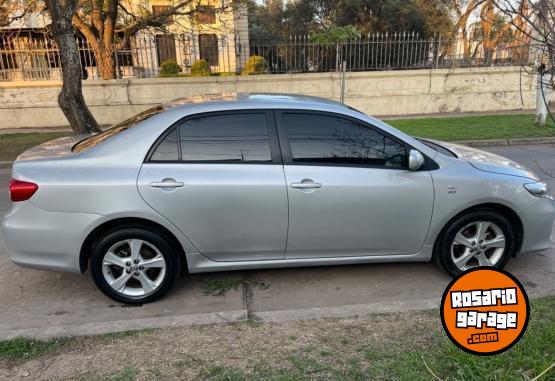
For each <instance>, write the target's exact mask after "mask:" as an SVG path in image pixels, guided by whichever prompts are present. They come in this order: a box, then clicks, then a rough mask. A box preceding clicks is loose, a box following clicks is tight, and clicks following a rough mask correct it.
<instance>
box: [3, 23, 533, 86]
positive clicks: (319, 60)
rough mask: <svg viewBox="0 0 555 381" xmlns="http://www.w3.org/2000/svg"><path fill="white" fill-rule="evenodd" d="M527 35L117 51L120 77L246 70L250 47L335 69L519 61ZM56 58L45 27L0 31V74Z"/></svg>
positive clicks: (175, 39) (304, 65)
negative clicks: (169, 69) (173, 67)
mask: <svg viewBox="0 0 555 381" xmlns="http://www.w3.org/2000/svg"><path fill="white" fill-rule="evenodd" d="M77 43H78V48H79V54H80V59H81V64H82V67H83V78H84V79H88V78H91V79H94V78H100V77H101V73H99V70H98V68H97V65H96V57H95V55H94V53H93V50H92V49H91V47H90V46H89V44H88V43H87V42H86V41H85V40H83V39H82V38H78V39H77ZM529 51H530V47H529V45H528V44H526V43H515V42H512V43H507V44H502V45H498V46H497V47H495V48H494V49H490V50H484V48H483V44H482V42H481V41H479V40H471V41H467V40H464V39H463V38H461V37H460V36H459V37H457V38H452V39H445V38H442V37H441V36H436V37H433V38H422V37H421V36H419V35H418V34H416V33H393V34H387V33H384V34H381V33H377V34H371V35H368V36H364V37H362V38H358V39H354V40H350V41H346V42H341V43H319V42H316V41H313V40H311V39H310V38H309V37H308V36H296V37H291V38H290V39H289V40H288V41H284V42H280V43H274V44H262V43H257V42H254V41H250V42H242V41H238V40H235V39H234V38H226V37H218V36H217V35H215V34H200V35H196V36H194V37H192V36H191V35H167V34H166V35H154V34H152V35H143V36H141V37H135V38H132V39H131V40H130V43H129V44H128V46H127V47H125V48H117V49H115V53H114V57H113V58H114V61H115V65H116V70H115V73H116V76H117V77H118V78H150V77H157V76H160V75H161V72H160V65H161V63H162V62H164V61H166V60H168V59H169V60H174V61H175V62H177V64H178V65H180V67H181V70H182V71H181V73H180V74H179V75H183V76H187V75H191V65H193V64H194V63H195V62H196V61H198V60H200V59H203V60H205V61H206V62H207V63H208V64H209V65H210V68H211V72H212V73H213V74H219V75H224V74H225V75H229V74H231V75H233V74H240V73H242V72H243V70H244V68H245V66H246V63H247V60H248V59H249V57H251V56H253V55H258V56H262V57H264V59H265V61H266V63H267V65H266V72H268V73H272V74H274V73H275V74H277V73H307V72H331V71H339V70H340V69H341V65H342V63H343V62H345V64H346V70H347V71H371V70H407V69H430V68H455V67H483V66H511V65H515V66H520V65H525V64H527V63H528V60H529V56H530V54H529ZM60 77H61V62H60V56H59V51H58V49H57V47H56V44H55V42H54V41H52V40H51V39H50V38H49V37H48V36H47V35H46V34H45V33H37V32H20V33H17V34H15V35H11V34H6V33H4V34H0V80H2V81H13V80H45V79H60Z"/></svg>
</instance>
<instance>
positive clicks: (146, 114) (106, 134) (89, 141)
mask: <svg viewBox="0 0 555 381" xmlns="http://www.w3.org/2000/svg"><path fill="white" fill-rule="evenodd" d="M164 110H165V109H164V107H162V106H160V105H159V106H155V107H152V108H149V109H148V110H146V111H143V112H141V113H139V114H137V115H135V116H132V117H131V118H129V119H127V120H124V121H123V122H121V123H118V124H116V125H115V126H112V127H110V128H108V129H106V130H104V131H102V132H99V133H98V134H95V135H92V136H89V137H88V138H85V139H83V140H81V141H80V142H79V143H77V144H75V145H74V146H73V148H72V149H71V150H72V151H73V152H82V151H85V150H87V149H89V148H91V147H94V146H96V145H97V144H100V143H102V142H103V141H105V140H107V139H109V138H111V137H112V136H116V135H117V134H119V133H120V132H123V131H125V130H127V129H129V128H133V127H135V126H136V125H137V124H139V123H140V122H142V121H143V120H146V119H148V118H150V117H152V116H154V115H156V114H159V113H161V112H162V111H164Z"/></svg>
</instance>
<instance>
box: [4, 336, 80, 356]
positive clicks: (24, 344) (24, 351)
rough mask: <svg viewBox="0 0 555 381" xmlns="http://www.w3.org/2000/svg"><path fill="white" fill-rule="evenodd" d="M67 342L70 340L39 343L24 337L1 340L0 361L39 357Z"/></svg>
mask: <svg viewBox="0 0 555 381" xmlns="http://www.w3.org/2000/svg"><path fill="white" fill-rule="evenodd" d="M69 340H70V339H56V340H49V341H41V340H32V339H28V338H25V337H17V338H15V339H12V340H3V341H0V359H6V360H27V359H32V358H36V357H40V356H43V355H45V354H47V353H49V352H52V351H54V350H56V349H58V348H61V347H63V346H64V345H66V344H67V343H68V342H69Z"/></svg>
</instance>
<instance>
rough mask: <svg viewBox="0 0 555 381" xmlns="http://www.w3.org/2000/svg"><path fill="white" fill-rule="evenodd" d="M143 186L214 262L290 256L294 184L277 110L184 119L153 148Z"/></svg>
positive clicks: (152, 201) (140, 184)
mask: <svg viewBox="0 0 555 381" xmlns="http://www.w3.org/2000/svg"><path fill="white" fill-rule="evenodd" d="M138 187H139V192H140V194H141V195H142V197H143V198H144V200H145V201H146V202H147V203H148V204H149V205H150V206H151V207H152V208H153V209H155V210H156V211H158V212H159V213H160V214H162V215H163V216H164V217H166V218H167V219H168V220H169V221H171V222H172V223H173V224H174V225H176V226H177V227H178V228H179V229H180V230H181V231H182V232H183V233H184V234H185V235H186V236H187V237H188V238H189V239H190V240H191V242H192V243H193V244H194V245H195V246H196V247H197V249H198V250H199V251H200V252H201V253H202V254H203V255H204V256H206V257H208V258H209V259H211V260H214V261H247V260H262V259H283V257H284V253H285V244H286V236H287V224H288V217H287V214H288V204H287V190H286V187H285V178H284V174H283V167H282V164H281V156H280V153H279V143H278V140H277V132H276V129H275V119H274V117H273V113H272V112H268V111H264V110H262V111H260V110H254V111H248V110H247V111H238V112H233V111H231V112H223V113H221V112H219V113H210V114H203V115H196V116H193V117H190V118H186V119H184V120H182V121H181V122H179V123H177V125H175V126H174V127H173V128H171V129H169V130H168V131H167V132H166V133H165V134H164V135H163V136H162V137H161V138H160V139H159V142H158V143H157V144H155V146H154V147H153V149H152V150H151V153H150V154H149V156H148V157H147V160H146V162H145V163H144V164H143V166H142V168H141V172H140V175H139V179H138Z"/></svg>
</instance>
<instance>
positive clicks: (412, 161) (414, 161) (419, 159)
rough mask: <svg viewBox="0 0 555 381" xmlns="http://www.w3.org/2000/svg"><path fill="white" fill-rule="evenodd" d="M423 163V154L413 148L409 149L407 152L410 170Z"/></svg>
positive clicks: (416, 168) (417, 168) (419, 166)
mask: <svg viewBox="0 0 555 381" xmlns="http://www.w3.org/2000/svg"><path fill="white" fill-rule="evenodd" d="M423 165H424V156H422V154H421V153H420V152H419V151H417V150H415V149H411V150H410V152H409V169H410V170H411V171H418V170H419V169H420V168H422V166H423Z"/></svg>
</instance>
